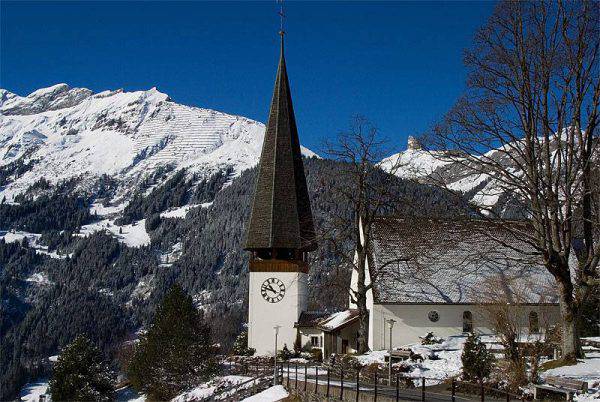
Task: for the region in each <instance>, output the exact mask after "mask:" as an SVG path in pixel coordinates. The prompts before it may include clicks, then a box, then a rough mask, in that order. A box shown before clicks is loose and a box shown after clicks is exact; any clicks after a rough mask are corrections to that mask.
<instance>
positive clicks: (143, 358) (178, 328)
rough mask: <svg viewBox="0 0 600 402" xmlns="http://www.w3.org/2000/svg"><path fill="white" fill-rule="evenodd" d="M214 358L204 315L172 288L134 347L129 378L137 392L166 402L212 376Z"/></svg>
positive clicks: (176, 287)
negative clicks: (146, 330)
mask: <svg viewBox="0 0 600 402" xmlns="http://www.w3.org/2000/svg"><path fill="white" fill-rule="evenodd" d="M215 355H216V348H215V347H214V346H213V344H212V340H211V331H210V327H208V326H207V325H206V324H205V322H204V317H203V314H201V313H200V312H199V311H198V310H197V309H196V308H195V307H194V304H193V302H192V298H191V297H190V296H189V295H188V294H186V293H185V291H184V290H183V289H182V288H181V287H180V286H178V285H175V286H173V287H172V288H171V289H170V290H169V292H168V293H167V295H166V297H165V299H164V300H163V302H162V304H161V305H160V306H159V308H158V310H157V312H156V315H155V317H154V321H153V323H152V325H151V326H150V328H149V330H148V332H147V333H146V334H145V335H144V336H142V338H141V339H140V342H139V344H138V345H137V346H136V348H135V352H134V356H133V359H132V361H131V363H130V365H129V369H128V376H129V379H130V381H131V383H132V385H133V386H134V387H135V388H136V389H137V390H139V391H142V392H146V393H148V395H149V396H150V397H152V398H155V399H158V400H168V399H171V398H173V397H174V396H176V395H177V394H179V393H181V392H182V391H183V390H185V389H187V388H189V387H191V386H193V385H195V384H197V383H199V382H201V381H205V380H207V379H208V378H210V377H211V376H212V375H214V373H215V372H216V370H217V364H216V359H215Z"/></svg>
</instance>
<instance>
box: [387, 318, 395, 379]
mask: <svg viewBox="0 0 600 402" xmlns="http://www.w3.org/2000/svg"><path fill="white" fill-rule="evenodd" d="M395 322H396V320H394V319H391V318H390V319H389V320H388V323H389V324H390V362H389V363H390V367H389V377H388V385H389V386H390V387H391V386H392V328H394V323H395Z"/></svg>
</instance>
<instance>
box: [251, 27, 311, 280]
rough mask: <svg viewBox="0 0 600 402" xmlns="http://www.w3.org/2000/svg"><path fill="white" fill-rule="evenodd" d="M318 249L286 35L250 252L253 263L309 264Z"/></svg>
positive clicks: (256, 193) (260, 173)
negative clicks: (283, 262)
mask: <svg viewBox="0 0 600 402" xmlns="http://www.w3.org/2000/svg"><path fill="white" fill-rule="evenodd" d="M316 247H317V244H316V241H315V231H314V224H313V218H312V213H311V208H310V199H309V197H308V188H307V185H306V176H305V175H304V164H303V162H302V154H301V151H300V141H299V139H298V130H297V127H296V119H295V116H294V108H293V106H292V96H291V92H290V85H289V81H288V75H287V69H286V64H285V56H284V46H283V35H282V37H281V54H280V58H279V67H278V69H277V76H276V79H275V88H274V90H273V98H272V100H271V109H270V112H269V120H268V122H267V126H266V131H265V138H264V143H263V148H262V153H261V156H260V163H259V166H258V177H257V179H256V184H255V189H254V201H253V204H252V213H251V216H250V222H249V225H248V233H247V237H246V245H245V249H246V250H250V251H252V259H253V261H254V260H262V261H268V260H279V261H296V262H299V263H301V264H300V265H305V264H302V263H303V262H304V261H305V259H306V256H305V254H306V253H307V252H309V251H313V250H315V249H316ZM255 265H256V264H255ZM269 265H273V264H269ZM288 269H290V268H288ZM251 270H252V264H251Z"/></svg>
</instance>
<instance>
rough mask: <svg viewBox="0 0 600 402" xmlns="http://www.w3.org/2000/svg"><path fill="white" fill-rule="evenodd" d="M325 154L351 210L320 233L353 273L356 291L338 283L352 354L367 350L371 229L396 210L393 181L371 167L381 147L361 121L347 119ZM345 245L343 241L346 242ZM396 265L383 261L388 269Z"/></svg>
mask: <svg viewBox="0 0 600 402" xmlns="http://www.w3.org/2000/svg"><path fill="white" fill-rule="evenodd" d="M326 147H327V149H326V153H327V154H328V156H329V157H331V158H332V159H335V160H337V161H340V162H343V163H342V165H341V166H342V169H341V171H340V175H341V176H343V177H344V179H345V180H344V181H345V182H347V183H350V184H351V185H350V186H347V187H339V188H338V190H337V191H339V196H340V197H341V198H342V199H343V202H347V203H349V204H350V207H351V212H352V213H351V215H350V216H331V217H330V218H331V220H330V222H331V224H330V226H329V227H327V228H322V232H323V233H322V237H323V240H324V241H326V242H327V243H328V244H329V245H330V246H331V248H332V250H333V252H334V254H335V256H336V257H338V258H339V260H340V261H341V264H340V266H339V268H340V269H341V270H348V268H350V269H352V270H354V271H355V272H356V277H357V283H356V287H355V288H352V287H349V286H348V284H346V283H344V284H338V285H339V286H341V287H342V288H343V290H344V291H346V292H348V293H349V298H350V300H351V301H352V303H354V304H356V306H357V308H358V310H359V317H360V319H359V321H360V326H359V331H358V352H359V353H364V352H366V351H367V350H368V348H369V347H368V334H369V311H368V306H367V295H368V293H369V291H371V290H372V286H373V283H374V282H376V275H377V273H376V272H374V271H373V270H369V267H372V266H373V264H372V263H369V259H370V258H371V255H372V254H371V253H372V247H373V242H372V240H373V239H372V234H373V225H374V223H375V221H376V219H377V217H379V216H381V215H383V214H390V213H393V212H394V211H395V208H396V207H397V205H398V197H399V191H398V187H397V183H398V179H397V178H396V177H394V176H393V175H392V174H388V173H386V172H383V171H382V170H381V169H380V168H379V167H378V166H377V163H378V162H379V161H380V160H381V159H382V157H383V156H384V153H385V142H384V141H382V140H381V139H379V136H378V132H377V129H376V128H375V127H374V126H373V125H372V124H371V123H370V122H369V121H367V120H366V119H365V118H364V117H360V116H357V117H355V118H354V119H353V120H352V124H351V127H350V129H349V130H348V131H346V132H342V133H340V134H339V135H338V137H337V139H336V141H335V142H334V143H331V142H330V143H327V144H326ZM348 240H349V241H348ZM400 260H402V257H401V256H399V257H398V259H395V260H393V261H389V264H393V263H395V262H397V261H400Z"/></svg>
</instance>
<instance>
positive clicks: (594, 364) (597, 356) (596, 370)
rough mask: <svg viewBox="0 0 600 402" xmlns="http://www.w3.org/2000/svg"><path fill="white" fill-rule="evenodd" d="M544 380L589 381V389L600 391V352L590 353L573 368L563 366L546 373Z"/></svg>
mask: <svg viewBox="0 0 600 402" xmlns="http://www.w3.org/2000/svg"><path fill="white" fill-rule="evenodd" d="M541 376H542V378H545V377H548V376H557V377H568V378H573V379H576V380H580V381H587V383H588V387H589V388H594V389H598V390H599V391H600V389H599V388H600V352H588V353H586V356H585V359H583V360H579V361H578V363H577V364H575V365H572V366H562V367H557V368H555V369H551V370H548V371H545V372H543V373H542V374H541Z"/></svg>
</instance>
